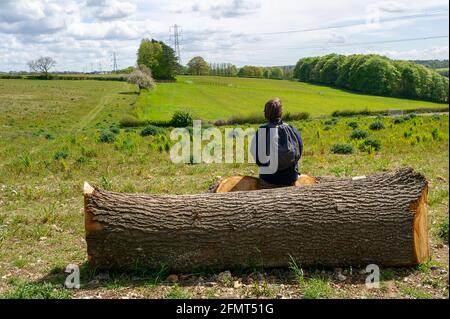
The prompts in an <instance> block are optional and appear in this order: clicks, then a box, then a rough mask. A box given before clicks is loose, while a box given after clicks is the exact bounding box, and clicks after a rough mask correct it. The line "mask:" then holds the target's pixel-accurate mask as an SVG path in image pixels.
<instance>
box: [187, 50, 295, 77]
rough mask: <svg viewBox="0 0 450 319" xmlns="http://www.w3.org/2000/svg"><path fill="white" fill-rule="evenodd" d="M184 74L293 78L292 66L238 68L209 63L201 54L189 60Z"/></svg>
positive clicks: (227, 64)
mask: <svg viewBox="0 0 450 319" xmlns="http://www.w3.org/2000/svg"><path fill="white" fill-rule="evenodd" d="M184 74H189V75H212V76H238V77H246V78H266V79H290V78H292V67H258V66H253V65H246V66H243V67H241V68H238V67H236V66H235V65H234V64H231V63H208V62H206V60H205V59H204V58H202V57H201V56H196V57H193V58H192V59H191V60H190V61H189V62H188V64H187V68H186V69H185V70H184Z"/></svg>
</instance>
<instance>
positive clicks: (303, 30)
mask: <svg viewBox="0 0 450 319" xmlns="http://www.w3.org/2000/svg"><path fill="white" fill-rule="evenodd" d="M445 12H447V13H448V12H449V10H448V9H447V10H439V11H435V12H428V13H426V12H425V13H417V14H412V15H405V16H397V17H391V18H386V19H383V20H380V21H379V22H380V23H381V22H392V21H398V20H409V19H417V18H427V17H432V16H436V15H441V14H442V13H445ZM362 25H367V22H366V21H365V22H353V23H347V24H341V25H334V26H323V27H313V28H304V29H298V30H288V31H276V32H262V33H252V34H247V35H277V34H289V33H303V32H313V31H323V30H333V29H342V28H348V27H354V26H362Z"/></svg>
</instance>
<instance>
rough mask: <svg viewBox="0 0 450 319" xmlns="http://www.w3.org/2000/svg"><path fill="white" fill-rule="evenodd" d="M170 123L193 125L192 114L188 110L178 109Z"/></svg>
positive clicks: (184, 125)
mask: <svg viewBox="0 0 450 319" xmlns="http://www.w3.org/2000/svg"><path fill="white" fill-rule="evenodd" d="M170 125H172V126H174V127H186V126H191V125H192V115H191V114H190V113H189V112H187V111H177V112H175V113H174V114H173V116H172V119H171V120H170Z"/></svg>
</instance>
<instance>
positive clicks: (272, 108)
mask: <svg viewBox="0 0 450 319" xmlns="http://www.w3.org/2000/svg"><path fill="white" fill-rule="evenodd" d="M282 113H283V107H282V105H281V100H280V99H279V98H277V97H276V98H274V99H271V100H269V101H267V103H266V105H265V106H264V116H265V117H266V119H267V120H268V121H269V122H273V121H275V120H277V119H281V115H282Z"/></svg>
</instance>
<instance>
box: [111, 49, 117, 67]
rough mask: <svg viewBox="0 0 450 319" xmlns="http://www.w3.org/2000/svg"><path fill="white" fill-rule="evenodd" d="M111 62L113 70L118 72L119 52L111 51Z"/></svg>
mask: <svg viewBox="0 0 450 319" xmlns="http://www.w3.org/2000/svg"><path fill="white" fill-rule="evenodd" d="M111 63H112V69H113V72H116V71H117V69H118V67H117V52H116V51H113V52H112V53H111Z"/></svg>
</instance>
